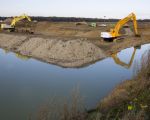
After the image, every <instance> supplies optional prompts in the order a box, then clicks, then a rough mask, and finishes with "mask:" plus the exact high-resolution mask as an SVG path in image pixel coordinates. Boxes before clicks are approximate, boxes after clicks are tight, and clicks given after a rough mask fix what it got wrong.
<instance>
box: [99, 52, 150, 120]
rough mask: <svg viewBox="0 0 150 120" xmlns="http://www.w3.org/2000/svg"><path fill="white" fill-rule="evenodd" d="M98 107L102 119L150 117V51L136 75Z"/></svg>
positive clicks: (130, 119) (128, 119) (143, 58)
mask: <svg viewBox="0 0 150 120" xmlns="http://www.w3.org/2000/svg"><path fill="white" fill-rule="evenodd" d="M98 109H100V111H101V112H102V113H103V117H102V119H123V120H145V119H150V116H149V114H150V51H147V52H146V53H145V54H144V55H143V57H142V62H141V64H140V65H138V67H137V68H136V76H135V77H134V78H133V79H132V80H127V81H124V82H123V83H121V84H120V85H118V86H117V87H116V88H115V89H114V90H113V91H112V93H110V94H109V95H108V96H107V97H105V98H104V99H103V100H102V101H101V103H100V105H99V106H98Z"/></svg>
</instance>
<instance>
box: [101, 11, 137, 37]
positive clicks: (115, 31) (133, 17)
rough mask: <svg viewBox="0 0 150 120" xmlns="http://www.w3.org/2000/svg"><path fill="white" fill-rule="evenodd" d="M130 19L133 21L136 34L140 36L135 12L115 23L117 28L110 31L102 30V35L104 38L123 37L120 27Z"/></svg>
mask: <svg viewBox="0 0 150 120" xmlns="http://www.w3.org/2000/svg"><path fill="white" fill-rule="evenodd" d="M130 20H132V21H133V25H134V31H135V36H139V34H138V30H137V21H136V15H135V14H134V13H131V14H129V15H128V16H127V17H125V18H123V19H121V20H120V21H119V22H118V23H117V24H116V25H115V28H114V29H111V30H110V32H101V37H102V38H103V39H116V38H118V37H121V34H119V31H120V29H121V28H122V27H123V26H124V25H125V24H126V23H127V22H129V21H130Z"/></svg>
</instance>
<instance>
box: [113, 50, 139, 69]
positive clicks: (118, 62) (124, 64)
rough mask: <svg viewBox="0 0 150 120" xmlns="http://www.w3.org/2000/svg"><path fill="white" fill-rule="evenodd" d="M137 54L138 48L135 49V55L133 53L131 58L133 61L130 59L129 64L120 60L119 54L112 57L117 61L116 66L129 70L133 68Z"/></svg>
mask: <svg viewBox="0 0 150 120" xmlns="http://www.w3.org/2000/svg"><path fill="white" fill-rule="evenodd" d="M135 53H136V47H134V51H133V53H132V56H131V59H130V61H129V63H125V62H122V61H121V60H120V59H119V58H118V56H117V54H118V53H114V54H112V55H111V57H112V58H113V60H114V61H115V63H116V64H118V65H120V66H122V67H124V68H127V69H129V68H130V67H131V65H132V63H133V60H134V56H135Z"/></svg>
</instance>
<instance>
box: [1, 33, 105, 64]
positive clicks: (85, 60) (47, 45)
mask: <svg viewBox="0 0 150 120" xmlns="http://www.w3.org/2000/svg"><path fill="white" fill-rule="evenodd" d="M0 47H1V48H5V49H7V50H11V51H14V52H17V53H20V54H22V55H27V56H31V57H33V58H37V59H39V60H42V61H45V62H48V63H52V64H57V65H59V66H62V67H80V66H84V65H86V64H89V63H91V62H94V61H97V60H99V59H102V58H105V57H106V56H105V54H104V52H103V50H101V49H100V48H99V47H97V46H96V45H94V44H92V43H91V42H89V41H85V40H84V39H75V40H74V39H70V40H68V41H66V40H61V39H58V38H42V37H37V36H26V35H21V36H18V35H10V34H0Z"/></svg>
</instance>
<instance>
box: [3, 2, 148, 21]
mask: <svg viewBox="0 0 150 120" xmlns="http://www.w3.org/2000/svg"><path fill="white" fill-rule="evenodd" d="M132 11H133V12H135V13H136V15H137V18H141V19H143V18H150V0H0V16H15V15H20V14H22V13H27V14H28V15H32V16H61V17H93V18H103V17H104V16H106V18H122V17H124V16H126V15H128V14H129V13H130V12H132Z"/></svg>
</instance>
